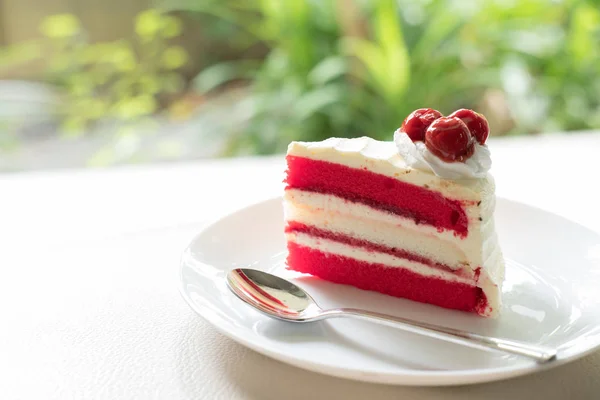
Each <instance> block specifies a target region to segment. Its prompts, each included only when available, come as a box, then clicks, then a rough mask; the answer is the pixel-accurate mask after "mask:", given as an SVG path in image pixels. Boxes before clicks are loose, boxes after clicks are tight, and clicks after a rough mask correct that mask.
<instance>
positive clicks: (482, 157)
mask: <svg viewBox="0 0 600 400" xmlns="http://www.w3.org/2000/svg"><path fill="white" fill-rule="evenodd" d="M394 143H396V147H397V148H398V152H399V153H400V155H401V156H402V158H404V161H405V162H406V164H407V165H409V166H410V167H412V168H414V169H418V170H421V171H427V172H433V173H434V174H435V175H437V176H439V177H440V178H444V179H477V178H485V177H486V175H487V173H488V171H489V170H490V168H491V167H492V158H491V156H490V150H489V149H488V147H487V146H486V145H483V146H482V145H480V144H479V143H475V152H474V153H473V155H472V156H471V157H469V158H468V159H467V160H466V161H465V162H447V161H444V160H442V159H441V158H439V157H438V156H436V155H435V154H433V153H432V152H431V151H429V149H428V148H427V146H425V143H424V142H416V143H415V142H413V141H412V140H411V139H410V137H408V135H407V134H406V133H404V132H400V130H396V132H394Z"/></svg>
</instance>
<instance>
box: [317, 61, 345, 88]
mask: <svg viewBox="0 0 600 400" xmlns="http://www.w3.org/2000/svg"><path fill="white" fill-rule="evenodd" d="M347 71H348V61H347V59H346V58H344V57H340V56H331V57H327V58H325V59H324V60H323V61H321V62H320V63H318V64H317V65H316V66H315V67H314V68H313V69H312V71H310V73H309V75H308V81H309V82H310V83H311V84H313V85H316V86H321V85H324V84H326V83H328V82H330V81H332V80H334V79H336V78H339V77H340V76H342V75H344V74H345V73H346V72H347Z"/></svg>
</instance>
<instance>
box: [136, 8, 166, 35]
mask: <svg viewBox="0 0 600 400" xmlns="http://www.w3.org/2000/svg"><path fill="white" fill-rule="evenodd" d="M161 27H162V20H161V15H160V13H159V12H158V11H157V10H154V9H150V10H146V11H143V12H141V13H139V14H138V15H137V17H136V19H135V32H136V33H137V34H138V36H140V37H141V38H143V39H145V40H149V39H152V38H153V37H155V36H156V35H157V34H158V32H159V31H160V29H161Z"/></svg>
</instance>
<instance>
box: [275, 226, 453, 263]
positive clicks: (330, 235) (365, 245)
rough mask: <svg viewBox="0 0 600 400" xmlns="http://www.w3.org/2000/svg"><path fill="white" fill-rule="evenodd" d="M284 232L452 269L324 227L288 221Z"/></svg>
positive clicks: (421, 257) (401, 250) (400, 250)
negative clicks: (301, 234)
mask: <svg viewBox="0 0 600 400" xmlns="http://www.w3.org/2000/svg"><path fill="white" fill-rule="evenodd" d="M285 232H286V233H290V232H294V233H306V234H308V235H310V236H315V237H319V238H323V239H328V240H333V241H335V242H338V243H344V244H348V245H350V246H355V247H361V248H362V249H364V250H366V251H377V252H380V253H386V254H390V255H392V256H394V257H398V258H403V259H406V260H410V261H415V262H418V263H421V264H425V265H428V266H430V267H432V268H438V269H442V270H444V271H450V272H453V271H454V270H453V269H452V268H450V266H448V265H446V264H442V263H439V262H436V261H434V260H432V259H430V258H427V257H423V256H422V255H419V254H416V253H411V252H410V251H407V250H404V249H399V248H396V247H389V246H384V245H381V244H377V243H373V242H369V241H367V240H363V239H357V238H354V237H352V236H348V235H344V234H343V233H336V232H331V231H327V230H325V229H320V228H317V227H315V226H309V225H306V224H302V223H300V222H296V221H288V223H287V226H286V227H285ZM459 272H462V270H460V271H457V273H459Z"/></svg>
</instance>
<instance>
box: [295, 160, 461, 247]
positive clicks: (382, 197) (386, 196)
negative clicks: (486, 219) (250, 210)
mask: <svg viewBox="0 0 600 400" xmlns="http://www.w3.org/2000/svg"><path fill="white" fill-rule="evenodd" d="M287 164H288V171H287V178H286V183H287V187H286V189H300V190H305V191H308V192H316V193H324V194H332V195H335V196H338V197H341V198H343V199H346V200H349V201H353V202H356V203H361V204H365V205H368V206H370V207H373V208H377V209H381V210H385V211H388V212H391V213H394V214H397V215H401V216H403V217H408V218H412V219H413V220H414V221H415V222H417V223H424V224H428V225H433V226H435V227H436V228H438V229H447V230H453V231H454V232H456V234H458V235H460V236H463V237H464V236H466V235H467V234H468V219H467V215H466V213H465V210H464V209H463V207H462V205H461V203H460V201H458V200H452V199H448V198H446V197H444V196H442V195H441V194H440V193H438V192H434V191H432V190H427V189H425V188H423V187H420V186H417V185H413V184H410V183H406V182H402V181H399V180H397V179H394V178H391V177H389V176H385V175H380V174H376V173H374V172H371V171H367V170H362V169H356V168H350V167H346V166H344V165H340V164H335V163H330V162H327V161H319V160H311V159H308V158H304V157H296V156H287Z"/></svg>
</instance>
